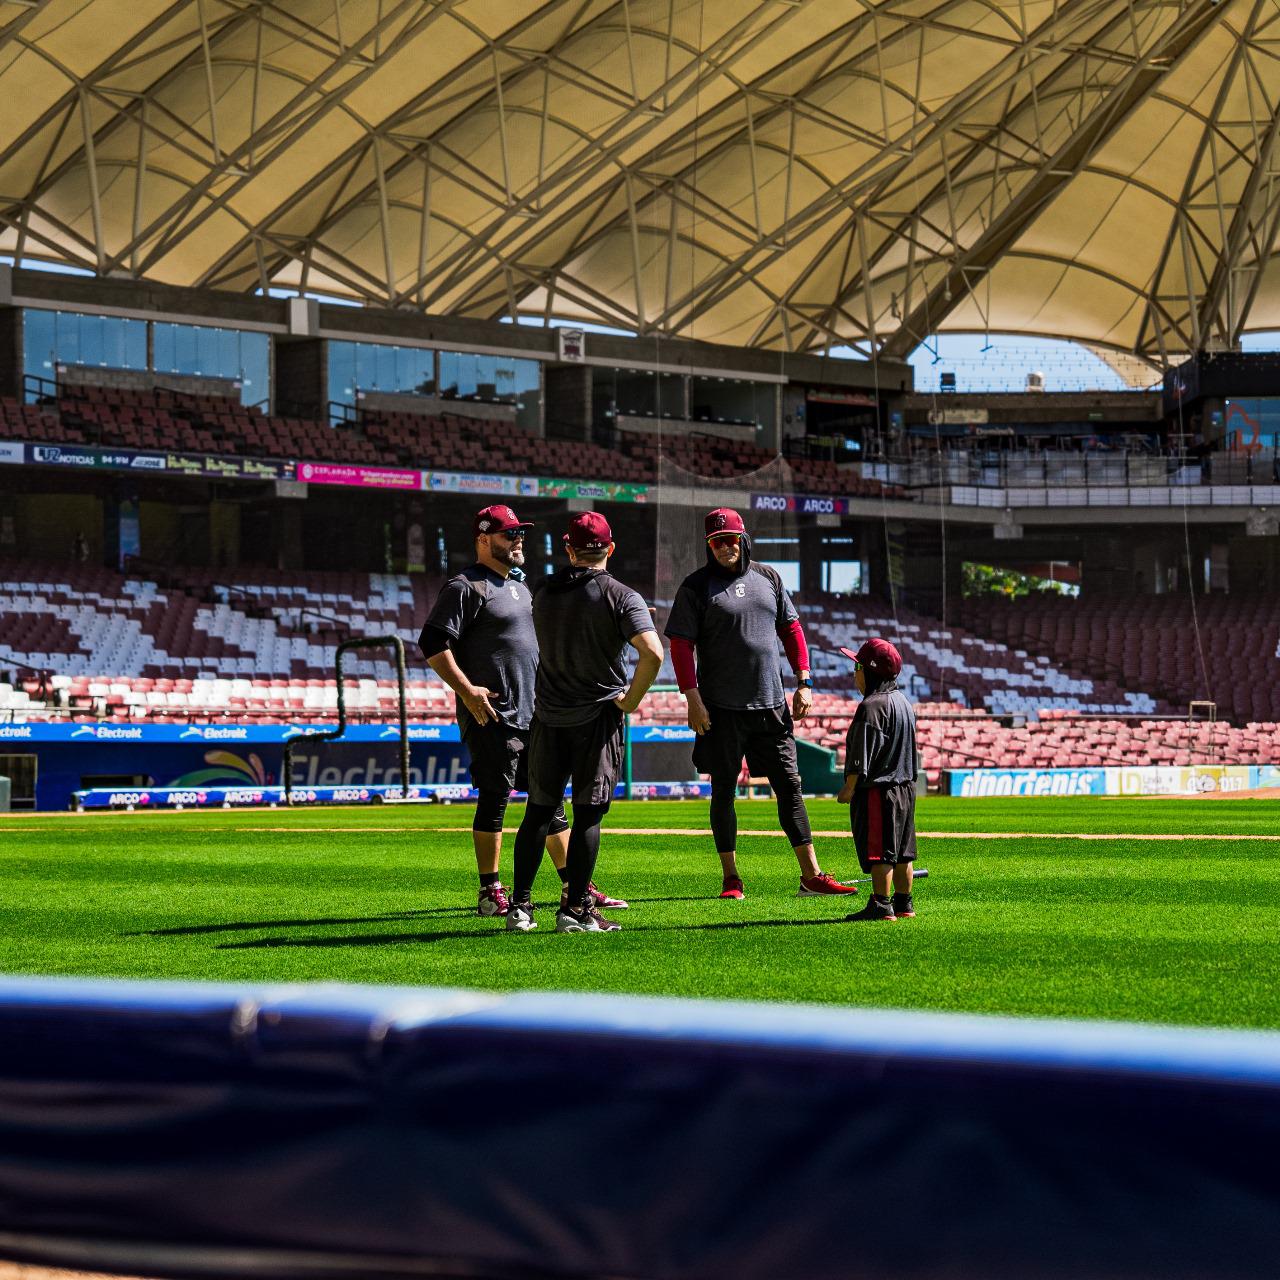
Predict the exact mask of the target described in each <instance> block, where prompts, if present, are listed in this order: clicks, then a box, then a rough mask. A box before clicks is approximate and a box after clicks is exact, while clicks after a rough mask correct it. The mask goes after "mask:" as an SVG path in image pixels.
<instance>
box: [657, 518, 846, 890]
mask: <svg viewBox="0 0 1280 1280" xmlns="http://www.w3.org/2000/svg"><path fill="white" fill-rule="evenodd" d="M703 532H704V534H705V539H706V555H707V562H706V564H705V565H704V566H703V567H702V568H701V569H698V570H696V571H695V572H693V573H691V574H690V575H689V576H688V577H687V578H686V579H685V580H684V582H682V583H681V584H680V589H679V590H678V591H677V592H676V598H675V602H674V604H673V605H672V607H671V616H670V618H668V620H667V638H668V639H669V640H670V641H671V662H672V665H673V666H674V667H675V671H676V680H677V683H678V684H679V686H680V691H681V692H682V693H683V694H684V695H685V698H686V700H687V702H688V712H689V727H690V728H691V729H692V730H693V731H694V732H695V733H696V734H697V735H698V736H697V739H696V741H695V742H694V747H693V763H694V766H695V768H697V770H698V772H699V773H706V774H709V775H710V777H711V832H712V835H713V836H714V838H715V842H716V851H717V852H718V853H719V855H720V864H721V870H722V873H723V883H722V887H721V891H720V897H722V898H741V897H742V896H743V885H742V877H741V876H740V875H739V874H738V861H737V834H738V822H737V814H736V812H735V808H734V799H735V796H736V793H737V788H738V777H739V774H740V772H741V769H742V761H743V757H745V758H746V761H747V767H748V769H749V770H750V771H751V773H752V774H753V775H762V776H764V777H766V778H768V779H769V784H770V786H772V788H773V793H774V797H775V799H776V800H777V803H778V820H779V823H780V824H781V826H782V830H783V832H784V833H785V835H786V836H787V838H788V839H789V840H790V841H791V846H792V848H793V849H794V850H795V855H796V860H797V861H798V862H799V864H800V888H799V896H800V897H805V898H807V897H816V896H819V895H827V894H846V893H856V892H857V889H856V887H853V886H850V885H843V884H841V883H840V882H839V881H838V880H836V879H835V878H834V877H833V876H829V875H827V874H826V873H825V872H824V871H822V870H821V868H820V867H819V866H818V860H817V857H816V855H815V854H814V851H813V837H812V834H811V832H810V828H809V815H808V813H807V812H806V810H805V806H804V797H803V795H802V793H801V788H800V769H799V765H798V763H797V759H796V740H795V734H794V731H793V717H794V719H795V720H802V719H804V717H805V716H806V715H807V714H808V713H809V709H810V708H811V707H812V706H813V693H812V689H813V681H812V680H811V679H810V678H809V650H808V646H807V645H806V643H805V638H804V630H803V629H802V628H801V626H800V615H799V614H798V613H797V612H796V608H795V605H794V604H792V602H791V597H790V596H789V595H788V594H787V590H786V588H785V587H784V586H783V585H782V579H781V577H779V575H778V573H777V571H776V570H774V569H771V568H769V566H768V565H761V564H754V563H752V560H751V539H750V538H749V537H748V536H747V530H746V526H745V525H744V524H743V522H742V517H741V516H740V515H739V514H738V513H737V512H736V511H731V510H729V509H728V508H727V507H721V508H718V509H717V510H715V511H712V512H711V513H710V514H708V515H707V517H706V519H705V520H704V522H703ZM779 639H781V640H782V643H783V647H784V648H785V650H786V653H787V657H788V659H789V661H790V663H791V667H792V669H793V670H794V671H795V673H796V678H797V681H798V687H797V688H796V691H795V695H794V697H793V698H792V700H791V707H790V709H788V707H787V699H786V694H785V693H784V691H783V688H782V672H781V664H780V662H779V654H778V640H779ZM695 654H696V661H695Z"/></svg>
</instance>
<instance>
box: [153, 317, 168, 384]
mask: <svg viewBox="0 0 1280 1280" xmlns="http://www.w3.org/2000/svg"><path fill="white" fill-rule="evenodd" d="M151 346H152V358H153V359H154V360H155V363H156V368H157V369H159V370H160V371H161V372H164V373H172V372H173V325H171V324H161V323H159V322H157V323H156V324H153V325H152V326H151Z"/></svg>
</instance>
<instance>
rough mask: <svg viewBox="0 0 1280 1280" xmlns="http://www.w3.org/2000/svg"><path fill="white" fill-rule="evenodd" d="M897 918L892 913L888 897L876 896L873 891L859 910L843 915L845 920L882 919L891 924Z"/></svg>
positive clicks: (891, 905)
mask: <svg viewBox="0 0 1280 1280" xmlns="http://www.w3.org/2000/svg"><path fill="white" fill-rule="evenodd" d="M897 918H898V917H897V916H896V915H894V914H893V903H892V902H890V901H889V899H888V898H877V897H876V896H875V894H874V893H873V894H872V895H871V897H870V898H869V899H868V900H867V905H866V906H865V907H863V908H862V910H861V911H855V912H854V913H853V915H851V916H845V919H846V920H883V921H885V922H886V923H888V924H892V923H893V922H894V921H895V920H896V919H897Z"/></svg>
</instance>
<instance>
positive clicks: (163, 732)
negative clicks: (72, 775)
mask: <svg viewBox="0 0 1280 1280" xmlns="http://www.w3.org/2000/svg"><path fill="white" fill-rule="evenodd" d="M334 728H336V726H335V724H334V723H333V721H331V720H330V721H326V722H325V723H323V724H297V723H294V724H111V723H107V722H103V723H99V724H47V723H39V724H0V744H3V743H5V742H140V743H161V742H168V743H181V742H189V743H200V742H244V743H255V744H258V745H267V744H270V743H276V744H283V743H285V742H288V741H289V740H290V739H291V738H296V737H298V736H299V735H300V734H304V733H327V732H329V731H331V730H333V729H334ZM342 740H343V742H399V740H400V726H399V725H398V724H353V725H348V726H347V731H346V733H345V734H343V737H342ZM409 741H410V742H459V741H461V738H460V736H459V734H458V726H457V725H456V724H411V725H409Z"/></svg>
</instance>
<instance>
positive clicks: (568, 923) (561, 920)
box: [556, 908, 600, 933]
mask: <svg viewBox="0 0 1280 1280" xmlns="http://www.w3.org/2000/svg"><path fill="white" fill-rule="evenodd" d="M556 932H557V933H599V932H600V921H599V920H597V919H596V916H595V913H594V912H591V911H583V912H577V911H570V910H568V909H567V908H562V909H561V910H559V911H557V912H556Z"/></svg>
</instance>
